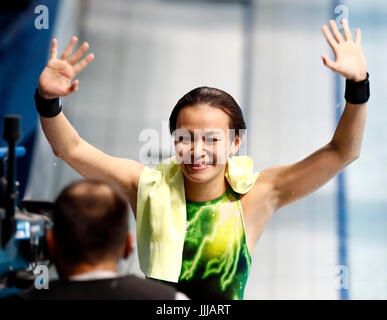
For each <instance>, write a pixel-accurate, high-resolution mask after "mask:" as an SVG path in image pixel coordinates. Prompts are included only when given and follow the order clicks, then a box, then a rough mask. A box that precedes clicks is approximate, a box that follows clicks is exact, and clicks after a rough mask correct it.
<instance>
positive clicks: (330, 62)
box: [321, 56, 336, 71]
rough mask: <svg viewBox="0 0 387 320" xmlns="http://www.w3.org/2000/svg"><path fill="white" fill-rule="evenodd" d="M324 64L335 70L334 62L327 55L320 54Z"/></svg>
mask: <svg viewBox="0 0 387 320" xmlns="http://www.w3.org/2000/svg"><path fill="white" fill-rule="evenodd" d="M321 58H322V60H323V62H324V65H325V66H327V67H328V68H329V69H332V70H333V71H336V62H334V61H332V60H331V59H329V58H328V57H327V56H321Z"/></svg>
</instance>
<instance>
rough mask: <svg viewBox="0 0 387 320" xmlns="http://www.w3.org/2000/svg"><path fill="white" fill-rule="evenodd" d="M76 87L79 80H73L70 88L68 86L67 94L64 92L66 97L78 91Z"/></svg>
mask: <svg viewBox="0 0 387 320" xmlns="http://www.w3.org/2000/svg"><path fill="white" fill-rule="evenodd" d="M78 85H79V80H75V81H74V82H73V83H72V84H71V86H69V87H68V88H67V90H66V91H67V92H66V95H69V94H71V93H73V92H75V91H78Z"/></svg>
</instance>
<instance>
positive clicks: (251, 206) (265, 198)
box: [239, 169, 275, 214]
mask: <svg viewBox="0 0 387 320" xmlns="http://www.w3.org/2000/svg"><path fill="white" fill-rule="evenodd" d="M274 191H275V190H274V184H273V182H272V175H271V172H270V170H266V169H265V170H261V171H260V172H259V175H258V178H257V180H256V181H255V183H254V185H253V187H252V188H251V189H250V190H249V191H248V192H247V193H245V194H239V197H240V200H241V202H242V203H243V207H246V209H248V210H249V211H253V212H256V211H257V212H259V213H262V212H266V213H268V214H270V213H272V212H273V211H274V208H275V205H274V204H275V202H274V198H275V197H274V196H275V194H274Z"/></svg>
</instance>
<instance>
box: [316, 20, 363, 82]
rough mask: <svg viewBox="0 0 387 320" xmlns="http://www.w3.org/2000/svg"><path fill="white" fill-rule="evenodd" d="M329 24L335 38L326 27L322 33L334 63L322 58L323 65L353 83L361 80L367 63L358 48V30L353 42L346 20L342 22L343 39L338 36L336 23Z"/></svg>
mask: <svg viewBox="0 0 387 320" xmlns="http://www.w3.org/2000/svg"><path fill="white" fill-rule="evenodd" d="M329 23H330V27H331V29H332V32H333V35H334V36H335V38H334V37H333V36H332V34H331V33H330V32H329V29H328V27H326V26H323V28H322V31H323V33H324V35H325V38H326V39H327V41H328V43H329V45H330V46H331V48H332V50H333V52H334V54H335V57H336V61H332V60H330V59H328V58H327V57H326V56H323V57H322V58H323V61H324V64H325V65H326V66H327V67H328V68H330V69H332V70H333V71H335V72H337V73H339V74H341V75H342V76H344V77H345V78H346V79H349V80H354V81H360V80H363V79H364V78H365V77H366V72H367V63H366V60H365V58H364V55H363V51H362V49H361V46H360V40H361V39H360V38H361V33H360V30H359V29H357V30H356V38H355V41H354V42H353V41H352V36H351V32H350V30H349V27H348V22H347V21H346V20H343V30H344V38H343V37H342V35H341V34H340V32H339V30H338V28H337V26H336V23H335V22H334V21H333V20H331V21H330V22H329Z"/></svg>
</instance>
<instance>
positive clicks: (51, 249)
mask: <svg viewBox="0 0 387 320" xmlns="http://www.w3.org/2000/svg"><path fill="white" fill-rule="evenodd" d="M46 243H47V247H48V255H49V256H50V259H51V260H55V258H56V257H55V251H56V250H55V239H54V232H53V231H52V229H47V231H46Z"/></svg>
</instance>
